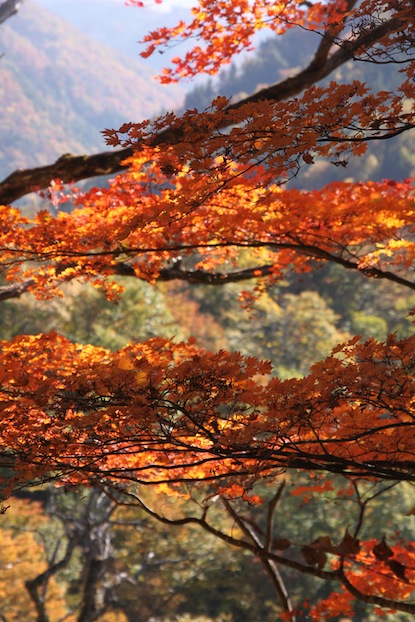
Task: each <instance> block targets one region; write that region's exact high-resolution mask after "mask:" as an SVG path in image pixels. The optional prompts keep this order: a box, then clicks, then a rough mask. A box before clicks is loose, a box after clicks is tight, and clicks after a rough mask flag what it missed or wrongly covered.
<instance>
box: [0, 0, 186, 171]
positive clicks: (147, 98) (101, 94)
mask: <svg viewBox="0 0 415 622" xmlns="http://www.w3.org/2000/svg"><path fill="white" fill-rule="evenodd" d="M0 51H1V52H3V53H4V54H5V56H4V57H3V58H2V59H1V60H0V73H1V78H2V79H1V81H0V99H1V102H2V115H1V121H0V140H1V143H2V145H3V149H2V152H1V153H0V175H1V177H4V176H5V175H6V174H8V173H10V172H11V171H13V170H14V169H16V168H18V167H20V168H22V167H27V166H40V165H42V164H48V163H50V162H51V161H53V160H54V159H55V158H57V157H58V156H59V155H61V154H62V153H65V152H71V153H84V152H92V151H95V150H97V149H101V150H103V149H105V144H104V141H103V140H102V137H101V134H100V130H102V129H104V128H106V127H116V126H117V125H119V124H121V123H123V122H124V121H131V120H141V119H145V118H148V117H151V116H155V115H157V114H158V113H159V112H161V111H162V110H166V109H172V108H175V107H177V106H178V105H180V103H181V102H182V99H183V97H182V94H181V91H180V89H179V88H177V87H171V88H170V87H163V86H160V85H159V84H157V83H156V82H155V81H154V80H153V79H152V75H153V74H152V72H151V70H149V69H148V68H147V67H146V66H145V65H144V64H143V63H142V62H141V61H139V60H137V61H134V60H132V59H130V58H128V57H126V56H123V55H122V54H120V53H117V52H115V51H114V50H112V49H110V48H107V47H106V46H103V45H101V44H99V43H97V42H95V41H93V40H92V39H90V38H88V37H87V36H85V35H83V34H82V33H80V32H79V31H78V30H76V29H75V28H73V27H72V26H70V25H69V24H68V23H67V22H65V21H64V20H62V19H60V18H59V17H57V16H55V15H53V14H51V13H49V12H48V11H46V10H45V9H44V8H42V7H41V6H39V5H38V4H37V3H35V2H34V1H31V0H26V2H25V3H24V4H23V7H22V9H21V11H19V13H18V15H17V16H15V17H13V18H12V19H10V20H9V21H8V22H6V23H5V24H4V25H3V26H2V28H1V29H0Z"/></svg>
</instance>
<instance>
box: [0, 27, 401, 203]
mask: <svg viewBox="0 0 415 622" xmlns="http://www.w3.org/2000/svg"><path fill="white" fill-rule="evenodd" d="M400 25H401V23H400V21H399V20H398V19H396V18H392V19H390V20H388V21H385V22H384V23H382V24H380V25H379V26H377V27H375V28H373V29H371V30H369V31H368V32H364V33H362V34H361V35H360V37H357V38H356V39H355V40H354V41H342V42H335V43H333V42H331V41H330V44H331V47H333V45H336V46H338V47H339V49H338V50H337V51H336V52H334V53H333V54H331V55H329V49H330V48H329V47H328V45H327V43H326V42H325V43H324V45H323V43H322V44H321V45H320V46H319V47H318V49H317V52H316V54H315V56H314V58H313V60H312V61H311V63H310V64H309V65H308V67H306V68H305V69H304V70H303V71H300V73H298V74H297V75H296V76H293V77H290V78H287V79H285V80H282V81H281V82H279V83H277V84H274V85H272V86H271V87H268V88H265V89H261V90H260V91H258V92H257V93H254V94H253V95H250V96H249V97H246V98H244V99H242V100H240V101H238V102H236V103H234V104H230V105H229V106H228V108H227V110H229V111H232V110H236V109H237V108H241V107H242V106H244V105H245V104H251V103H254V102H258V101H271V102H275V103H277V102H280V101H283V100H285V99H287V98H289V97H293V96H295V95H298V94H299V93H301V92H302V91H303V90H304V89H306V88H308V87H310V86H313V85H314V84H316V83H317V82H319V81H320V80H322V79H323V78H326V77H327V76H328V75H330V74H331V73H332V72H333V71H334V70H335V69H337V68H338V67H339V66H341V65H343V64H344V63H346V62H347V61H349V60H351V59H354V58H355V56H356V54H357V53H358V52H359V50H360V49H363V48H364V49H367V48H368V47H370V46H372V45H374V43H376V42H377V41H379V40H380V39H382V38H383V37H384V36H386V35H387V34H389V33H391V32H393V31H395V30H397V29H398V28H399V27H400ZM230 122H231V121H230V120H229V121H228V120H227V119H226V118H225V120H224V121H223V123H222V124H221V125H220V127H219V129H220V128H225V127H227V126H228V125H229V123H230ZM391 132H392V130H391ZM182 138H183V133H182V132H181V131H180V130H179V129H177V128H174V129H173V128H170V127H169V128H166V129H164V130H162V131H160V132H159V133H158V134H156V136H155V137H154V138H153V139H152V141H151V143H150V144H151V146H158V145H162V144H175V143H178V142H180V140H182ZM378 138H380V137H377V136H372V137H371V140H377V139H378ZM382 138H385V136H382ZM333 140H334V139H333ZM137 149H139V146H137ZM131 155H133V149H131V148H126V149H121V150H118V151H108V152H102V153H98V154H94V155H80V156H74V155H71V154H65V155H63V156H61V157H60V158H59V159H58V160H57V161H56V162H55V163H54V164H51V165H48V166H41V167H37V168H33V169H26V170H17V171H15V172H13V173H11V175H9V176H8V177H7V178H6V179H5V180H4V181H3V182H1V183H0V204H5V205H6V204H10V203H13V202H14V201H16V200H17V199H19V198H21V197H23V196H25V195H26V194H28V193H29V192H32V191H34V190H39V189H44V188H47V187H48V186H49V184H50V182H51V180H52V179H61V180H62V181H63V182H64V183H69V182H71V181H74V182H76V181H79V180H81V179H87V178H91V177H97V176H100V175H110V174H114V173H117V172H119V171H121V170H123V169H125V168H127V167H126V166H125V165H123V164H122V163H123V161H124V160H125V159H126V158H128V157H130V156H131Z"/></svg>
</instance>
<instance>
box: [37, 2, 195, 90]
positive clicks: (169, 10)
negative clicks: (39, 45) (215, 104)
mask: <svg viewBox="0 0 415 622" xmlns="http://www.w3.org/2000/svg"><path fill="white" fill-rule="evenodd" d="M26 1H27V0H26ZM37 2H38V3H39V4H40V5H42V6H43V7H44V8H45V9H47V10H48V11H50V12H52V13H54V14H56V15H59V16H60V17H61V18H64V19H66V20H67V21H68V22H70V23H71V24H72V26H75V27H76V28H77V29H78V30H80V31H81V32H83V33H86V34H88V36H90V37H92V38H93V39H95V40H96V41H98V42H99V43H104V44H106V45H109V46H111V47H112V48H114V49H116V50H118V51H119V52H122V53H123V54H127V55H128V56H131V57H132V58H139V54H140V52H141V51H142V50H143V47H144V46H140V44H139V43H138V41H140V40H141V39H142V38H143V37H144V36H145V35H146V34H147V33H148V32H150V31H151V30H155V29H156V28H158V27H159V26H160V25H163V26H175V25H176V24H177V22H178V21H179V20H181V19H183V20H186V19H187V18H188V16H189V10H188V9H186V8H183V6H178V5H182V4H183V0H177V2H178V4H175V2H174V0H173V1H172V2H168V3H166V1H165V0H163V3H162V5H156V4H155V3H149V5H150V6H149V7H148V8H140V9H138V8H137V7H132V6H126V5H125V3H124V0H118V1H117V0H99V1H98V2H97V1H96V0H37ZM151 5H152V6H151ZM190 47H191V45H190V43H189V44H188V45H186V44H185V43H182V44H181V45H180V47H174V48H173V49H172V50H171V51H170V52H169V51H167V52H165V53H163V54H159V53H156V54H152V56H150V57H149V58H146V60H145V63H146V66H148V67H152V68H153V69H154V70H155V71H157V72H159V71H160V70H161V69H162V68H163V67H165V66H166V65H167V64H168V60H169V59H170V58H171V57H172V56H177V55H178V54H180V55H181V54H182V53H183V50H184V49H188V48H190ZM186 86H187V88H188V87H189V84H188V83H185V84H184V88H186Z"/></svg>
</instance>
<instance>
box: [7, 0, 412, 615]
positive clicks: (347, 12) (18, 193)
mask: <svg viewBox="0 0 415 622" xmlns="http://www.w3.org/2000/svg"><path fill="white" fill-rule="evenodd" d="M129 4H132V5H141V2H135V1H134V0H131V1H130V2H129ZM414 15H415V11H414V4H413V2H412V1H411V0H406V1H399V2H398V1H397V0H391V1H385V0H363V2H361V3H357V2H355V1H354V0H348V2H344V1H339V0H331V1H330V2H313V3H309V2H304V3H301V2H300V3H299V2H297V1H293V0H288V1H286V2H284V3H275V2H269V1H268V0H251V1H246V2H245V1H244V2H242V1H237V0H232V2H229V1H222V0H214V1H213V2H212V1H211V0H209V2H208V1H207V0H206V1H205V0H200V1H199V3H198V6H197V7H196V8H195V9H193V10H192V20H191V21H190V23H188V24H185V23H180V24H178V25H177V27H176V28H173V29H166V28H160V29H159V30H157V31H155V32H152V33H150V34H149V35H148V36H147V37H146V42H147V44H148V48H147V50H146V52H145V53H144V54H151V53H152V52H153V51H154V50H155V49H156V48H159V47H160V46H161V48H163V46H166V45H167V46H168V45H171V44H173V43H174V42H175V40H176V39H179V40H180V39H188V38H191V37H193V38H196V40H197V42H198V43H197V44H196V45H195V47H194V48H193V49H192V50H191V51H190V52H188V53H186V54H185V56H184V58H176V59H174V61H173V68H167V69H166V70H165V71H164V73H163V74H162V76H161V78H160V80H161V81H162V82H166V83H167V82H171V81H174V80H177V79H179V78H187V77H192V76H195V75H198V74H199V73H201V72H206V73H215V72H217V71H218V69H219V68H220V67H221V66H222V65H223V64H224V63H228V62H230V60H231V58H232V56H233V55H234V54H237V53H239V52H240V51H242V50H245V49H250V46H251V45H252V36H253V34H254V33H255V32H256V31H258V30H261V29H263V28H269V29H271V30H272V31H273V32H275V33H276V34H277V35H278V36H284V33H285V32H286V31H287V30H288V29H290V28H294V27H299V28H303V29H306V30H309V31H311V32H313V33H314V34H315V40H316V49H315V53H314V56H313V57H312V58H311V60H310V62H309V64H308V65H307V66H305V67H304V68H300V69H299V70H298V72H297V73H296V74H295V75H292V76H290V77H288V78H286V79H284V80H282V81H280V82H278V83H276V84H272V85H270V86H267V87H264V88H263V89H261V90H259V91H257V92H256V93H253V94H251V95H249V96H248V97H246V98H244V99H241V100H239V101H232V100H229V99H228V98H225V97H223V96H221V95H220V94H218V96H217V97H215V99H214V100H213V101H212V103H211V105H210V106H209V107H208V108H206V109H205V110H200V111H199V110H196V109H194V110H186V111H185V112H184V113H183V114H179V113H173V112H168V113H166V114H164V115H162V116H160V117H159V118H157V119H153V120H144V121H140V122H129V123H125V124H124V125H123V126H122V127H120V128H118V129H106V130H105V131H104V136H105V137H106V140H107V143H108V145H110V146H112V147H121V148H122V149H121V150H118V151H116V150H115V151H109V152H107V153H103V154H95V155H92V156H71V155H64V156H62V157H61V158H60V159H59V160H58V161H57V162H56V163H55V164H52V165H50V166H48V167H42V168H38V169H32V170H26V171H16V172H15V173H13V174H12V175H10V176H9V177H8V178H7V179H5V180H4V181H3V182H2V183H1V184H0V197H1V201H2V202H4V205H2V206H1V208H0V209H1V212H0V249H1V251H0V265H1V270H2V274H3V275H4V278H5V284H4V285H2V286H1V287H0V299H1V300H7V299H10V298H19V297H20V296H22V295H23V294H24V293H25V292H31V293H33V294H34V295H35V296H36V297H38V298H39V299H46V300H50V299H52V298H53V297H56V296H62V295H63V293H64V284H65V283H67V282H70V281H74V280H77V281H79V282H81V283H84V284H87V283H90V284H92V285H93V286H94V287H96V288H98V289H101V290H102V291H103V292H104V293H105V295H106V296H107V297H108V299H110V300H114V301H117V300H118V299H119V297H120V296H122V295H123V293H122V289H123V288H122V286H121V285H120V279H119V278H115V277H125V278H126V279H127V278H129V279H140V280H143V281H146V282H148V283H149V284H155V283H157V282H160V281H171V280H182V281H186V282H189V283H191V284H210V285H215V286H221V285H224V284H225V283H229V282H233V283H241V282H244V281H247V282H248V281H249V282H253V283H254V287H253V288H251V289H249V290H248V291H243V290H242V291H241V294H240V298H241V303H242V305H244V306H246V307H248V308H249V306H250V305H251V304H252V303H253V301H255V299H257V298H258V297H260V296H261V295H263V294H264V293H266V291H267V289H268V288H270V287H272V286H273V284H275V283H276V282H278V281H279V280H281V279H292V278H293V276H294V275H295V274H304V273H308V272H310V271H314V270H316V269H318V268H319V267H321V266H323V265H326V264H336V265H339V266H340V267H342V268H344V269H346V270H348V271H352V272H353V271H354V272H356V273H359V274H360V275H363V276H364V277H367V278H368V279H377V280H382V281H388V282H391V283H394V284H397V285H399V286H401V287H403V288H406V289H408V290H413V289H415V282H414V281H413V262H414V253H415V242H414V213H415V209H414V184H413V180H412V179H406V180H401V181H397V180H393V179H391V180H384V181H382V182H370V181H369V182H365V183H362V182H355V183H352V182H347V181H344V182H336V183H332V184H330V185H328V186H325V187H323V188H321V189H320V190H312V191H310V190H309V191H305V190H301V189H298V188H295V187H293V185H292V184H290V182H292V180H294V179H295V178H296V177H297V176H298V175H299V173H300V171H302V170H303V169H305V168H307V167H312V166H313V165H314V164H315V163H316V162H317V161H318V160H319V159H321V158H324V159H327V160H329V161H330V162H331V163H332V164H333V165H334V166H337V167H347V163H348V161H349V160H350V158H353V157H356V156H360V155H362V154H363V153H364V151H365V149H366V147H367V144H368V143H369V142H374V143H376V142H378V141H386V140H391V139H393V137H395V136H397V135H399V134H402V133H404V132H407V131H409V130H411V129H413V128H414V127H415V109H414V104H413V102H414V100H415V81H414V80H415V55H414V38H415V20H414ZM348 61H353V62H355V63H357V64H358V63H371V64H373V65H374V66H381V65H385V64H386V65H388V66H390V68H391V70H393V71H394V72H396V73H397V75H398V77H399V78H400V80H399V86H397V87H394V88H393V90H390V91H389V90H382V91H373V90H371V85H370V84H368V83H363V82H360V81H359V80H353V81H351V82H350V83H347V84H345V83H340V82H336V80H335V75H334V73H335V70H336V68H338V67H340V66H341V65H343V64H344V63H346V62H348ZM328 76H333V79H332V81H331V82H330V85H329V86H327V87H326V86H321V85H319V82H320V81H321V80H322V79H323V78H326V77H328ZM117 172H118V173H119V174H118V175H116V176H115V177H114V178H113V180H111V181H110V183H109V185H108V187H106V188H93V189H91V190H87V191H83V190H80V189H78V188H76V187H75V186H74V185H73V183H72V184H71V185H70V186H69V187H66V186H65V184H66V183H67V182H75V183H76V182H77V181H79V180H81V179H85V178H87V177H92V176H96V175H101V174H114V173H117ZM32 190H41V191H42V192H43V194H44V196H47V197H49V198H50V199H51V201H52V204H53V206H54V209H51V210H40V211H38V212H37V213H36V214H34V215H32V216H30V215H27V214H25V213H24V212H23V211H22V210H21V209H19V208H18V207H14V206H11V205H10V204H11V203H12V202H14V201H15V200H17V199H18V198H21V197H22V196H24V195H25V194H27V193H29V192H30V191H32ZM68 201H69V202H70V203H71V204H72V205H73V209H70V210H60V209H59V206H60V205H61V204H62V203H64V202H65V203H67V202H68ZM0 363H1V365H0V375H1V392H0V410H1V416H2V435H1V439H0V442H1V459H0V465H1V467H2V474H3V477H2V485H3V491H4V497H5V498H6V497H7V496H8V495H10V494H12V493H13V492H14V491H15V490H16V489H19V488H21V487H24V486H28V485H33V484H35V483H39V482H46V481H54V480H59V481H60V482H62V483H63V484H64V485H65V486H67V487H70V486H79V485H87V486H96V487H100V488H102V489H103V490H105V491H106V493H107V494H108V495H109V496H110V498H114V499H115V498H116V499H117V500H118V502H119V503H123V502H124V503H127V504H128V503H132V504H136V505H138V506H139V507H140V508H141V509H143V510H144V511H145V512H147V513H148V514H149V515H151V516H153V517H154V518H156V519H158V520H159V521H161V522H164V523H166V524H172V525H183V524H197V525H199V526H200V527H202V528H203V529H205V530H207V531H208V532H209V533H211V534H213V535H215V536H216V537H218V538H220V539H222V540H224V541H225V542H227V543H228V544H231V545H234V546H237V547H240V548H242V549H245V550H247V551H249V552H251V553H252V554H253V555H255V556H256V557H257V558H258V559H259V560H260V562H261V564H262V565H263V566H264V568H265V570H266V572H267V573H268V574H269V576H270V577H271V579H272V581H273V584H274V586H275V591H276V594H277V596H278V598H279V602H280V605H281V608H282V611H283V613H282V616H284V615H285V616H286V617H285V619H292V620H295V619H296V615H299V614H298V611H299V610H298V609H297V610H296V608H295V606H293V605H292V603H291V601H290V598H289V595H288V594H287V593H286V590H285V586H284V582H283V581H282V579H281V577H280V574H279V568H280V567H288V568H291V569H293V570H295V571H298V572H300V573H304V574H308V575H311V576H314V577H316V578H319V579H322V580H326V581H329V582H332V583H333V586H336V585H339V589H340V590H342V591H341V592H332V593H331V594H330V595H329V596H328V597H327V598H324V599H322V600H321V602H320V603H319V604H318V605H317V606H315V607H314V608H313V609H312V610H311V613H310V615H311V616H312V617H313V619H316V620H318V619H330V617H335V616H336V615H338V614H339V613H341V612H345V611H346V612H347V611H348V610H349V609H348V608H349V607H351V603H352V601H354V600H356V601H362V602H365V603H368V604H371V605H373V606H375V607H380V608H382V610H383V611H386V610H388V611H390V610H398V611H402V612H408V613H411V614H413V613H414V612H415V603H414V602H413V601H411V598H410V597H411V594H412V591H413V585H414V582H415V576H414V572H415V570H414V567H415V565H414V554H415V549H414V543H413V541H412V540H411V539H405V538H404V537H400V536H399V535H396V534H395V535H394V536H392V537H395V540H393V543H392V542H389V543H387V542H386V539H385V536H384V537H380V536H379V535H378V534H376V535H374V536H370V535H369V536H367V535H365V536H364V537H363V534H364V523H365V516H366V514H365V512H366V509H367V506H368V504H369V501H370V502H373V500H374V499H378V498H381V495H382V494H384V493H385V494H386V492H387V491H389V490H390V487H391V486H393V485H395V483H396V482H408V483H411V482H413V481H414V480H415V462H414V457H413V455H414V448H415V434H414V430H413V428H414V417H415V410H414V395H415V384H414V382H415V381H414V368H415V337H414V336H409V337H407V338H404V339H398V337H397V336H396V335H394V334H392V335H389V336H388V337H387V339H386V340H385V341H384V342H382V341H376V340H375V339H368V340H366V341H364V340H362V339H361V338H360V337H359V336H353V337H352V338H351V339H349V340H347V341H346V342H345V343H342V344H340V345H338V346H336V347H335V348H334V349H333V350H332V353H331V354H330V355H329V356H328V357H327V358H325V359H324V360H322V361H320V362H317V363H315V364H314V365H312V367H311V369H310V370H309V372H308V373H307V374H306V375H305V376H304V377H301V378H294V379H288V380H280V379H278V378H277V377H276V376H275V374H273V370H272V366H271V364H270V363H269V362H268V361H262V360H258V359H256V358H254V357H250V356H244V355H243V354H241V353H239V352H227V351H225V350H220V351H218V352H210V351H208V350H204V349H202V348H201V347H199V346H198V345H197V343H195V342H194V340H190V341H188V342H178V341H175V340H170V339H166V338H161V337H155V338H153V339H151V340H149V341H145V342H142V343H136V342H132V343H130V344H128V345H127V346H125V347H124V348H122V349H120V350H117V351H111V350H109V349H105V348H102V347H98V346H93V345H91V344H76V343H73V342H71V341H70V340H68V339H67V338H65V337H63V336H62V335H59V334H58V333H56V332H50V333H47V334H38V335H18V336H16V337H14V338H13V339H10V340H8V341H3V342H2V344H1V352H0ZM297 473H299V474H306V475H308V476H309V481H307V483H305V484H304V485H301V486H298V487H297V488H293V490H292V491H291V492H292V494H294V495H295V494H297V495H300V496H302V497H303V499H304V508H305V509H304V511H305V512H306V511H307V509H306V506H307V502H308V501H309V500H310V495H311V496H313V495H317V496H319V495H320V496H321V499H322V503H324V496H325V495H327V494H328V495H330V494H334V495H335V496H336V497H337V498H338V499H339V500H342V499H344V500H347V499H348V498H350V497H351V496H352V497H353V498H354V499H355V501H356V504H357V507H358V508H359V511H358V514H357V516H358V517H357V519H356V520H351V522H350V523H346V525H345V526H344V531H343V532H342V533H337V534H336V535H335V539H336V541H334V540H333V538H332V537H331V536H329V535H328V534H322V535H321V536H319V537H318V538H317V539H316V540H315V541H314V542H311V543H310V542H303V541H302V540H301V535H300V536H299V537H298V540H297V541H295V542H294V541H293V540H292V539H291V537H290V538H289V539H287V538H283V537H282V536H278V534H277V535H276V534H275V531H274V514H275V512H277V511H279V508H280V507H281V504H282V503H283V497H284V496H285V494H286V493H285V486H286V484H285V480H284V478H293V477H295V474H297ZM148 486H153V487H155V488H156V489H157V490H159V491H164V492H166V491H168V492H169V494H171V495H185V496H189V497H191V498H194V496H196V497H197V498H198V499H199V512H191V513H190V514H186V515H185V514H183V515H181V516H177V515H175V514H173V515H165V514H164V513H163V512H160V511H158V510H157V509H154V508H152V507H151V504H148V503H147V501H146V499H145V496H144V497H143V495H142V492H141V491H142V490H144V489H145V488H147V487H148ZM272 486H273V487H274V489H273V491H272V494H271V493H270V489H271V488H270V487H272ZM261 487H262V488H264V489H265V490H263V489H262V488H261ZM371 487H377V488H376V492H373V490H374V489H373V488H371ZM370 490H372V493H371V492H370ZM122 495H124V497H122ZM120 499H124V501H121V500H120ZM217 499H219V500H220V503H222V505H223V507H224V508H225V510H226V512H227V514H228V516H229V517H230V518H231V519H232V520H233V521H234V523H235V525H237V527H238V529H239V530H240V534H241V535H240V536H234V535H232V532H229V531H226V530H225V531H224V530H221V529H220V528H218V527H217V526H216V525H215V523H214V520H213V521H212V520H211V518H210V517H211V516H212V513H214V506H215V503H216V500H217ZM213 500H215V501H213ZM264 500H265V501H264ZM261 502H263V504H264V505H263V508H265V512H264V515H263V519H262V523H261V522H260V521H256V520H254V519H251V518H247V517H246V514H244V510H243V509H242V508H243V507H244V504H245V505H248V506H250V505H254V506H255V505H257V504H258V505H259V504H261ZM212 508H213V509H212ZM408 511H409V514H411V512H412V508H409V510H408ZM351 523H353V526H352V525H351ZM275 538H276V539H275ZM322 616H326V617H325V618H323V617H322ZM281 619H284V618H283V617H281Z"/></svg>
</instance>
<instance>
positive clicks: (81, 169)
mask: <svg viewBox="0 0 415 622" xmlns="http://www.w3.org/2000/svg"><path fill="white" fill-rule="evenodd" d="M132 154H133V150H132V149H130V148H127V149H121V150H119V151H105V152H102V153H95V154H94V155H80V156H74V155H71V154H64V155H63V156H61V157H60V158H59V159H58V160H56V162H55V163H54V164H49V165H48V166H39V167H38V168H31V169H26V170H20V169H19V170H17V171H14V173H11V175H9V176H8V177H6V179H5V180H4V181H3V182H1V184H0V204H3V205H8V204H10V203H13V201H16V200H17V199H20V198H21V197H23V196H25V195H26V194H29V193H30V192H34V191H37V190H41V189H43V188H47V187H48V186H49V184H50V182H51V180H52V179H61V180H62V181H63V182H64V183H70V182H73V181H79V180H81V179H87V178H89V177H98V176H100V175H112V174H113V173H117V172H119V171H121V170H123V169H125V168H127V167H126V166H125V165H123V164H122V163H123V161H124V160H125V159H126V158H128V157H130V156H131V155H132Z"/></svg>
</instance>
